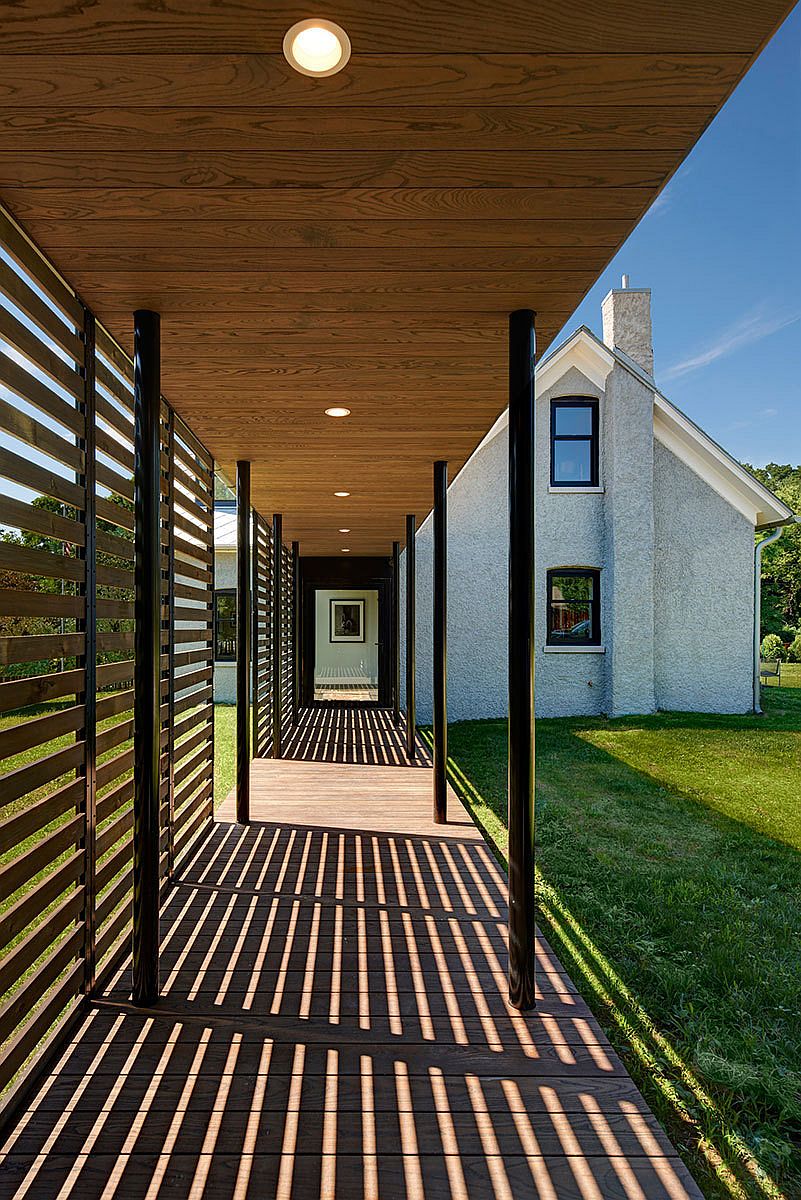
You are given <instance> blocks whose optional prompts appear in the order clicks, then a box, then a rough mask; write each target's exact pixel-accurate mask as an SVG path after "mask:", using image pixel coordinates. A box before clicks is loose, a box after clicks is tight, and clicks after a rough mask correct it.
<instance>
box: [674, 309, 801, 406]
mask: <svg viewBox="0 0 801 1200" xmlns="http://www.w3.org/2000/svg"><path fill="white" fill-rule="evenodd" d="M797 321H801V313H769V312H766V311H765V308H764V306H763V307H762V308H760V309H758V310H757V311H755V312H752V313H748V314H747V315H746V316H744V317H741V318H740V320H739V321H735V323H734V324H733V325H730V326H729V328H728V329H724V330H723V331H722V333H720V334H719V335H718V337H717V338H716V339H715V340H714V341H713V342H712V343H711V344H710V345H709V346H707V347H706V349H704V350H701V351H700V352H699V353H698V354H694V355H692V357H690V358H685V359H683V360H682V361H681V362H677V363H674V364H673V366H672V367H668V369H667V370H666V371H664V372H663V373H662V378H663V379H666V380H667V379H678V378H679V376H680V375H688V374H689V373H690V371H698V370H700V369H701V368H702V367H708V366H709V364H710V363H713V362H716V361H717V359H719V358H726V357H728V355H730V354H734V352H735V351H737V350H741V349H742V348H743V347H744V346H752V345H753V344H754V343H755V342H761V341H762V339H763V338H766V337H770V336H771V334H774V333H778V332H779V330H780V329H786V328H787V326H788V325H795V324H796V322H797ZM766 415H768V414H767V413H766ZM770 415H773V414H772V413H770Z"/></svg>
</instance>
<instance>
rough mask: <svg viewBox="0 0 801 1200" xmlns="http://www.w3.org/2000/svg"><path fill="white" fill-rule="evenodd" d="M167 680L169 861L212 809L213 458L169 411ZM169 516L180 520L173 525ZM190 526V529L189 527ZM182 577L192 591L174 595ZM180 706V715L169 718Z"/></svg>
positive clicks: (186, 846)
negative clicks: (177, 718) (191, 595)
mask: <svg viewBox="0 0 801 1200" xmlns="http://www.w3.org/2000/svg"><path fill="white" fill-rule="evenodd" d="M169 433H170V436H169V438H168V446H167V451H168V460H169V469H168V475H167V478H168V480H169V485H170V486H169V493H168V502H169V508H170V519H168V522H167V531H168V535H169V548H168V558H169V571H168V580H169V584H170V586H171V587H172V591H173V594H172V596H169V597H168V608H169V628H168V635H169V644H170V649H169V658H170V661H169V665H168V687H169V697H170V704H171V706H172V709H173V712H172V718H171V720H170V722H169V728H170V730H171V737H170V753H169V769H170V780H171V786H170V789H169V793H170V799H169V812H168V814H167V816H168V820H167V825H168V828H169V829H170V831H171V846H170V861H171V864H172V867H173V869H174V868H175V866H176V864H177V865H180V863H181V860H182V859H185V858H186V855H187V854H188V852H189V850H190V848H191V846H192V843H193V841H194V840H195V838H196V836H197V834H198V832H199V830H201V829H202V828H203V827H204V825H205V824H206V823H207V822H208V821H209V820H211V817H212V814H213V811H214V801H213V788H214V702H213V696H212V689H211V686H210V685H211V683H212V680H213V676H214V640H213V637H212V627H213V621H214V463H213V461H212V459H211V457H210V455H209V454H208V453H207V451H206V450H204V448H203V447H202V446H201V445H200V443H199V442H198V441H197V439H196V438H195V437H194V436H193V435H192V433H191V431H190V430H189V429H187V427H186V425H184V423H183V421H181V420H180V418H179V417H177V416H176V415H175V414H174V413H172V412H170V429H169ZM173 516H177V517H180V518H181V519H182V522H183V525H182V529H181V531H180V532H179V530H178V528H177V526H176V523H175V522H174V521H173V520H172V517H173ZM190 528H191V532H189V530H190ZM181 584H185V585H186V586H188V587H192V588H193V589H194V590H195V591H196V593H197V594H196V595H195V597H194V598H192V599H190V598H188V597H186V596H179V595H177V594H176V593H177V590H178V587H179V586H180V585H181ZM178 707H180V712H181V720H180V722H179V723H176V722H175V710H176V709H177V708H178Z"/></svg>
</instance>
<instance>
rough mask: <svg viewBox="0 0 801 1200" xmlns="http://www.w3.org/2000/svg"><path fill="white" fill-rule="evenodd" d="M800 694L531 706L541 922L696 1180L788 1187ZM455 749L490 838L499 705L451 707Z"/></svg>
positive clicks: (795, 1178)
mask: <svg viewBox="0 0 801 1200" xmlns="http://www.w3.org/2000/svg"><path fill="white" fill-rule="evenodd" d="M796 696H797V694H796V693H793V692H791V691H785V690H783V689H782V690H780V691H777V692H775V693H773V694H771V695H770V696H769V697H766V699H765V707H766V710H768V711H767V714H766V716H765V717H762V718H759V717H748V716H745V717H721V718H719V717H710V716H701V715H697V714H689V715H688V714H660V715H657V716H654V717H646V718H629V719H626V720H619V721H605V720H601V719H593V720H589V719H588V720H565V721H540V722H538V724H537V838H538V861H539V865H540V870H541V877H540V879H539V881H538V884H539V904H540V913H541V919H542V921H543V925H544V927H545V929H546V932H547V933H548V935H549V936H550V937H551V938H552V939H553V941H554V942H555V944H556V947H557V949H558V952H559V953H560V955H561V957H562V958H563V960H564V961H565V964H566V966H567V967H568V969H569V970H570V971H571V973H572V974H573V975H574V978H575V981H576V983H577V984H578V985H579V987H580V988H581V989H582V991H583V992H584V994H585V996H586V997H587V999H588V1000H589V1002H590V1003H591V1004H592V1005H593V1007H594V1009H595V1011H596V1012H597V1013H598V1015H599V1018H600V1019H601V1021H602V1023H603V1024H604V1026H605V1028H606V1029H607V1031H608V1033H609V1034H610V1037H611V1038H612V1041H613V1043H614V1044H615V1046H616V1048H617V1049H618V1051H619V1052H620V1054H621V1056H622V1057H623V1059H624V1061H625V1062H626V1065H627V1067H628V1069H629V1070H630V1071H631V1073H632V1075H633V1076H634V1077H635V1079H636V1080H637V1082H638V1083H639V1085H640V1086H641V1087H642V1089H643V1091H644V1092H645V1093H646V1095H647V1098H648V1100H649V1101H650V1103H651V1104H652V1106H653V1107H654V1109H655V1110H656V1111H657V1113H658V1115H659V1116H660V1118H661V1119H662V1120H663V1121H664V1123H665V1124H666V1125H667V1126H668V1128H669V1131H670V1133H671V1135H672V1137H673V1139H674V1141H675V1143H676V1144H677V1146H678V1148H679V1149H680V1151H681V1152H682V1154H683V1156H684V1158H685V1160H686V1161H687V1162H688V1164H689V1165H690V1167H691V1169H692V1170H693V1171H694V1172H695V1174H696V1176H697V1177H698V1178H699V1180H700V1181H701V1182H702V1183H703V1186H704V1188H705V1190H706V1192H707V1195H708V1196H710V1197H727V1198H728V1200H731V1198H732V1197H735V1196H748V1197H758V1198H760V1200H764V1198H765V1197H768V1196H771V1197H776V1196H780V1195H782V1194H784V1195H787V1196H794V1195H801V1154H799V1144H798V1140H797V1131H798V1128H799V1124H800V1123H801V1033H800V1032H799V1023H798V1020H797V1000H798V992H799V939H800V937H801V916H800V915H799V914H800V913H801V857H799V854H798V852H797V850H796V849H795V846H801V840H799V836H798V819H799V811H798V810H799V800H798V783H797V778H798V766H799V762H798V752H797V747H798V739H799V733H801V695H798V698H796ZM793 746H795V747H796V750H795V751H793V750H792V749H788V747H793ZM449 748H450V752H451V756H452V759H451V777H452V782H453V783H454V785H455V786H456V787H457V788H458V790H459V791H460V793H461V794H462V795H463V797H464V799H465V801H466V803H467V804H468V806H469V807H470V809H471V811H472V812H473V814H474V817H475V819H476V820H477V822H478V823H479V824H481V825H482V827H483V828H484V830H485V831H486V833H487V835H488V837H489V838H490V839H491V840H492V841H493V842H494V843H495V845H496V847H497V848H498V851H499V853H500V854H501V855H504V854H505V853H506V726H505V722H500V721H495V722H467V723H464V724H460V725H454V726H451V728H450V731H449ZM738 779H741V780H742V786H740V787H738Z"/></svg>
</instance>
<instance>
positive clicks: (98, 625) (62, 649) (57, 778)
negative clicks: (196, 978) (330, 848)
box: [0, 210, 214, 1119]
mask: <svg viewBox="0 0 801 1200" xmlns="http://www.w3.org/2000/svg"><path fill="white" fill-rule="evenodd" d="M133 419H134V418H133V366H132V363H131V360H130V359H129V358H128V356H127V355H126V354H125V353H124V352H123V351H122V350H121V349H120V347H119V346H118V345H117V344H116V343H115V342H114V341H113V339H112V338H111V337H110V336H109V334H108V333H107V331H106V330H105V329H103V327H102V326H101V325H100V324H99V323H96V321H95V319H94V317H93V315H92V313H91V312H89V311H88V310H87V309H86V308H85V307H84V305H83V304H82V303H81V302H80V300H79V298H78V297H77V296H76V295H75V294H74V293H73V292H72V291H71V290H70V288H69V287H68V286H67V285H66V284H65V283H64V281H63V280H62V279H61V277H60V276H59V275H58V274H57V273H56V272H55V271H54V270H53V268H52V267H51V266H50V265H49V264H48V263H47V261H46V260H45V259H44V258H43V257H42V255H41V254H40V253H39V252H38V251H37V250H36V248H35V247H34V246H33V245H32V244H31V243H30V242H29V241H28V240H27V238H26V237H25V236H24V235H23V234H22V232H21V231H20V230H19V228H18V227H17V226H16V224H15V223H14V222H13V221H12V220H11V219H10V218H9V217H8V216H7V215H6V214H5V213H3V212H2V210H0V1097H2V1098H1V1099H0V1119H2V1117H3V1114H4V1113H8V1112H10V1110H11V1108H12V1106H13V1104H14V1101H15V1097H16V1096H17V1094H18V1092H19V1090H20V1088H21V1086H22V1085H23V1084H24V1082H25V1078H26V1075H28V1074H29V1073H30V1068H32V1067H33V1066H35V1064H36V1062H37V1061H39V1060H40V1057H41V1056H42V1055H43V1053H44V1052H45V1051H46V1050H47V1048H48V1046H49V1045H50V1044H51V1043H52V1042H53V1040H54V1039H55V1038H56V1037H57V1036H58V1035H59V1033H61V1032H63V1030H64V1028H65V1026H66V1024H67V1023H68V1022H69V1021H70V1018H71V1017H72V1016H73V1015H74V1013H75V1012H76V1010H77V1008H78V1006H79V1005H80V1003H81V999H82V997H84V996H86V995H87V994H89V993H91V992H93V991H96V990H97V989H100V988H102V986H103V983H104V981H105V980H106V979H107V977H108V975H109V973H110V970H111V968H112V966H113V965H114V963H115V962H116V961H117V960H118V957H119V953H120V952H122V951H124V950H125V949H127V946H128V944H129V940H130V932H131V899H132V827H133V789H134V780H133V736H134V718H133V673H134V672H133V667H134V662H133V639H134V533H135V528H134V527H135V521H134V486H133V466H134V447H133ZM162 434H163V445H162V493H163V494H162V566H163V596H162V711H161V717H162V746H163V754H162V814H163V822H162V874H163V877H164V879H165V884H166V880H167V878H168V876H169V875H170V873H171V871H172V870H174V869H175V867H176V866H178V867H180V865H181V861H182V860H183V859H185V857H186V856H187V855H188V854H189V852H190V850H191V848H192V846H193V843H194V841H195V839H197V838H198V837H199V836H200V835H201V834H202V832H203V831H205V830H206V829H207V828H208V827H209V821H210V818H211V815H212V809H213V797H212V789H213V776H214V772H213V766H214V742H213V713H214V710H213V707H212V676H213V640H212V601H213V587H214V551H213V518H214V505H213V478H214V464H213V461H212V459H211V457H210V455H209V454H208V452H207V451H206V450H205V448H204V447H203V446H202V445H200V443H199V442H198V441H197V439H196V438H195V437H194V436H193V435H192V433H191V431H190V430H189V429H187V428H186V426H185V425H184V424H183V422H181V421H180V419H179V418H178V417H177V416H176V415H175V414H174V413H173V412H172V410H171V409H170V407H169V406H168V405H167V404H164V405H163V409H162Z"/></svg>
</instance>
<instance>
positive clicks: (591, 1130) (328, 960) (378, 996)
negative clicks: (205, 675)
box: [0, 714, 701, 1200]
mask: <svg viewBox="0 0 801 1200" xmlns="http://www.w3.org/2000/svg"><path fill="white" fill-rule="evenodd" d="M327 726H328V728H329V729H330V728H331V727H332V722H331V720H330V719H329V720H328V721H327ZM314 727H315V726H314V721H313V720H312V718H310V721H309V728H308V729H307V730H306V731H305V732H306V733H309V734H311V733H313V731H314ZM333 728H334V731H335V732H334V742H335V743H336V745H337V753H338V754H339V755H340V757H341V758H342V759H343V761H339V762H331V761H326V756H327V754H328V752H329V749H330V745H329V744H328V743H326V744H325V745H324V744H322V743H320V742H319V741H318V740H316V739H315V738H314V737H312V736H309V737H308V738H306V737H305V736H304V730H302V729H301V730H300V731H298V735H297V737H296V739H295V752H296V753H299V754H306V755H310V754H314V753H317V754H318V759H317V761H315V760H314V759H313V758H308V757H307V758H303V757H301V758H297V759H292V760H282V761H277V762H276V761H267V760H258V761H256V762H255V763H254V764H253V770H252V800H251V816H252V821H251V824H250V825H249V826H248V827H242V826H237V825H236V824H235V823H234V815H235V808H234V804H233V797H230V798H228V799H227V800H226V801H225V802H224V804H223V805H222V807H221V809H220V812H219V814H218V820H217V822H216V823H215V825H214V827H213V829H212V831H211V833H210V835H209V837H208V839H207V841H206V842H205V843H204V845H203V847H202V848H201V850H200V851H199V853H198V854H197V856H196V857H195V858H194V860H193V861H192V862H191V863H190V864H189V865H188V866H187V867H186V868H185V869H184V870H183V873H182V876H181V878H180V879H179V880H178V882H177V884H176V886H175V887H174V888H173V889H172V891H171V892H170V893H169V894H168V896H167V898H166V901H165V903H164V906H163V910H162V946H163V949H162V957H161V998H160V1000H159V1003H158V1004H157V1005H155V1006H154V1007H153V1008H150V1009H136V1008H135V1007H134V1006H133V1005H132V1003H131V997H130V989H129V978H128V970H127V967H126V968H123V969H121V971H120V972H119V974H118V976H117V977H116V978H115V979H113V980H112V981H111V982H110V984H109V987H108V988H107V990H106V992H105V994H104V996H103V997H101V998H99V999H98V1001H97V1002H96V1003H95V1005H94V1006H93V1007H92V1008H91V1009H90V1011H89V1012H88V1014H87V1016H86V1018H85V1020H84V1021H83V1023H82V1024H81V1025H80V1027H79V1028H78V1029H77V1031H76V1032H75V1034H74V1035H73V1038H72V1041H71V1042H70V1044H69V1045H67V1046H66V1047H65V1049H64V1052H63V1054H62V1057H61V1060H60V1062H59V1063H58V1064H57V1065H56V1066H55V1068H54V1070H53V1072H52V1074H51V1075H50V1076H49V1077H48V1078H47V1079H46V1080H45V1082H44V1083H43V1084H42V1085H41V1087H40V1090H39V1093H38V1095H37V1096H36V1097H35V1098H34V1099H33V1101H32V1102H31V1104H30V1107H29V1108H28V1110H27V1111H26V1112H25V1113H24V1114H23V1115H22V1118H21V1120H20V1122H19V1124H18V1126H17V1128H16V1130H15V1131H14V1132H13V1133H12V1134H11V1135H10V1136H9V1138H8V1140H7V1142H6V1144H5V1146H4V1147H3V1148H2V1151H0V1200H5V1197H9V1198H10V1197H12V1196H18V1197H22V1196H33V1197H36V1200H40V1198H41V1200H48V1198H50V1197H53V1198H55V1197H57V1196H59V1197H62V1198H64V1197H66V1196H68V1195H75V1196H80V1198H81V1200H93V1198H95V1197H97V1198H101V1197H102V1198H103V1200H110V1198H111V1197H114V1196H117V1197H124V1198H125V1200H129V1198H130V1200H138V1198H140V1197H141V1198H142V1200H145V1198H149V1200H152V1198H153V1197H155V1196H157V1195H158V1196H165V1195H169V1196H170V1197H171V1200H173V1198H174V1200H181V1198H183V1197H208V1198H209V1200H217V1198H220V1200H246V1198H248V1197H250V1198H255V1197H259V1198H261V1197H265V1196H270V1197H272V1196H275V1197H277V1198H281V1200H307V1198H308V1200H312V1198H314V1200H317V1198H320V1200H323V1198H325V1200H335V1197H337V1196H339V1197H345V1198H347V1200H350V1198H353V1200H359V1198H361V1200H412V1198H414V1200H421V1198H425V1197H436V1198H437V1200H439V1198H440V1197H442V1198H443V1200H444V1198H446V1197H453V1198H454V1200H484V1198H487V1200H490V1198H491V1200H499V1198H500V1200H510V1198H512V1197H513V1198H514V1200H527V1198H528V1197H532V1198H533V1197H538V1198H541V1200H546V1198H547V1200H574V1198H575V1200H579V1198H581V1200H588V1198H590V1197H591V1198H592V1200H617V1198H619V1200H631V1198H632V1197H634V1196H637V1197H638V1198H639V1200H698V1198H699V1197H700V1195H701V1193H700V1192H699V1190H698V1188H697V1187H696V1185H695V1184H694V1182H693V1181H692V1179H691V1177H690V1175H689V1173H688V1171H687V1169H686V1167H685V1166H684V1165H683V1164H682V1162H681V1161H680V1159H679V1158H678V1156H677V1155H676V1152H675V1150H674V1149H673V1147H672V1146H671V1144H670V1142H669V1140H668V1138H667V1136H666V1135H665V1133H664V1132H663V1130H662V1129H661V1128H660V1126H659V1124H658V1122H657V1121H656V1119H655V1118H654V1116H653V1114H652V1113H651V1112H650V1111H649V1109H648V1107H647V1105H646V1103H645V1101H644V1100H643V1098H642V1096H641V1095H640V1093H639V1092H638V1090H637V1088H636V1087H635V1085H634V1083H633V1082H632V1080H631V1079H630V1078H629V1076H628V1075H627V1073H626V1071H625V1068H624V1066H623V1064H622V1062H621V1061H620V1059H619V1058H618V1056H617V1055H616V1054H615V1052H614V1050H613V1049H612V1047H611V1046H610V1045H609V1042H608V1040H607V1039H606V1037H605V1035H604V1033H603V1032H602V1030H601V1029H600V1027H599V1025H598V1023H597V1022H596V1021H595V1019H594V1018H593V1016H592V1014H591V1012H590V1010H589V1008H588V1007H587V1005H586V1003H585V1002H584V1000H583V999H582V998H581V996H579V995H578V993H577V991H576V988H575V987H574V985H573V983H572V981H571V980H570V979H569V977H568V975H567V973H566V972H565V970H564V968H563V967H562V966H561V964H560V963H559V961H558V959H557V958H556V955H555V954H554V952H553V950H552V948H551V947H550V946H549V945H548V944H547V942H546V940H545V939H544V938H543V937H542V936H541V935H539V941H538V963H539V972H538V1000H537V1007H536V1010H535V1012H533V1013H527V1014H521V1013H517V1012H514V1011H513V1010H510V1009H509V1008H508V1006H507V1003H506V978H505V971H506V925H505V896H506V881H505V875H504V871H503V869H502V867H501V866H500V865H499V863H498V862H497V861H496V860H495V858H494V857H493V856H492V854H491V853H490V851H489V848H488V847H487V845H486V844H485V842H484V840H483V838H482V836H481V834H480V832H479V831H478V829H477V828H476V827H475V826H474V825H473V823H472V821H471V820H470V817H469V815H468V813H467V812H466V810H465V809H464V808H463V807H462V806H461V804H460V803H459V801H458V800H457V798H456V797H455V796H454V795H453V794H451V795H450V797H449V821H448V824H447V825H444V826H442V825H434V823H433V821H432V819H431V774H430V771H428V770H425V769H421V766H420V765H419V764H418V765H415V766H411V765H408V764H406V765H389V762H390V761H391V756H392V755H394V754H395V753H396V750H397V747H395V748H392V746H391V744H390V746H389V750H388V751H387V756H386V757H385V758H384V759H383V761H381V762H377V763H373V764H365V763H364V762H360V761H359V757H360V756H362V755H363V751H364V738H363V736H362V735H363V731H361V732H360V729H359V722H358V721H354V720H353V716H352V714H351V715H350V717H349V718H348V721H347V722H346V723H343V724H342V725H339V726H338V725H337V722H336V720H334V722H333ZM348 731H350V732H348ZM379 749H380V748H379ZM373 753H378V752H376V751H375V748H373V749H372V750H371V754H373ZM378 757H380V753H378Z"/></svg>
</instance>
